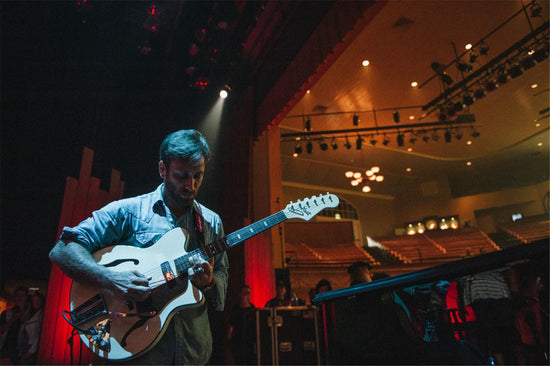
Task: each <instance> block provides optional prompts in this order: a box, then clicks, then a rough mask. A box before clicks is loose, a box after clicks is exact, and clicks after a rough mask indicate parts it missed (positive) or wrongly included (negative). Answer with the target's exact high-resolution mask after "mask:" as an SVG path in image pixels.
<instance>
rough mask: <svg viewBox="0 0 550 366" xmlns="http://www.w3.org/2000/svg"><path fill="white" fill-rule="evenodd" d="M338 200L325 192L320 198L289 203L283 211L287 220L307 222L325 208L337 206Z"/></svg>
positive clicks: (313, 197)
mask: <svg viewBox="0 0 550 366" xmlns="http://www.w3.org/2000/svg"><path fill="white" fill-rule="evenodd" d="M339 203H340V200H339V199H338V197H336V196H335V195H333V194H330V193H328V192H327V194H322V195H320V196H318V197H317V196H312V197H310V198H304V199H303V200H298V201H297V202H290V203H289V204H288V205H286V207H285V209H284V210H283V211H284V213H285V215H286V217H288V218H289V219H302V220H305V221H309V220H310V219H311V218H312V217H313V216H315V215H317V214H318V213H319V212H321V211H322V210H324V209H325V208H334V207H336V206H338V204H339Z"/></svg>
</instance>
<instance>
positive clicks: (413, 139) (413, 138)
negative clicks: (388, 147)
mask: <svg viewBox="0 0 550 366" xmlns="http://www.w3.org/2000/svg"><path fill="white" fill-rule="evenodd" d="M415 142H416V136H413V137H411V138H410V139H409V143H411V144H412V145H414V143H415Z"/></svg>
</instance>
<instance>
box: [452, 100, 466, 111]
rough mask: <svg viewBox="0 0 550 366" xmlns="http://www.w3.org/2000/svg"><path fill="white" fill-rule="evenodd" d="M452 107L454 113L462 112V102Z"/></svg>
mask: <svg viewBox="0 0 550 366" xmlns="http://www.w3.org/2000/svg"><path fill="white" fill-rule="evenodd" d="M453 107H454V109H455V111H457V112H460V111H463V110H464V103H463V102H456V103H455V104H453Z"/></svg>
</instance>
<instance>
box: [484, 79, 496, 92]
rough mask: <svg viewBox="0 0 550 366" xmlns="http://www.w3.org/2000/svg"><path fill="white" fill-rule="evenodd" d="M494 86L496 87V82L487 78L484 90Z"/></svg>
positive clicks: (493, 88) (491, 88)
mask: <svg viewBox="0 0 550 366" xmlns="http://www.w3.org/2000/svg"><path fill="white" fill-rule="evenodd" d="M496 88H497V84H496V83H495V82H494V81H492V80H489V81H488V82H487V83H485V90H487V91H488V92H491V91H493V90H495V89H496Z"/></svg>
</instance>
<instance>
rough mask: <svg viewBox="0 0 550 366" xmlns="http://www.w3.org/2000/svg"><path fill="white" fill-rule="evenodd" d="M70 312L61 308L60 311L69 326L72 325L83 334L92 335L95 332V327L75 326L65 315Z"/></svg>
mask: <svg viewBox="0 0 550 366" xmlns="http://www.w3.org/2000/svg"><path fill="white" fill-rule="evenodd" d="M71 313H72V312H71V311H68V310H63V311H62V312H61V314H62V315H63V318H64V319H65V320H66V321H67V323H69V325H70V326H71V327H73V328H74V329H75V330H77V331H79V332H81V333H83V334H85V335H90V336H94V335H96V334H97V330H96V329H95V328H93V327H92V328H88V329H82V328H79V327H77V326H76V325H75V324H74V323H73V322H72V321H70V320H69V318H67V315H66V314H71Z"/></svg>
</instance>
